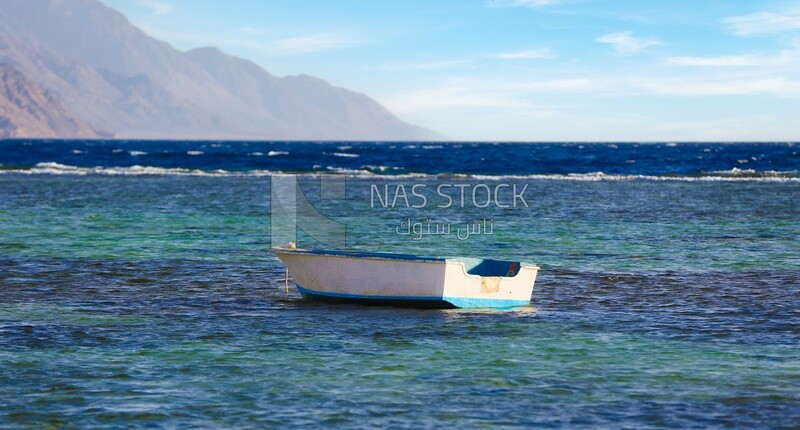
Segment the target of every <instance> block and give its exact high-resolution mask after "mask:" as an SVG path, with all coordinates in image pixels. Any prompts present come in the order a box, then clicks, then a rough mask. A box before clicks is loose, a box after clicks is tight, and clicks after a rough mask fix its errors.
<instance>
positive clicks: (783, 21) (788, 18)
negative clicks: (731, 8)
mask: <svg viewBox="0 0 800 430" xmlns="http://www.w3.org/2000/svg"><path fill="white" fill-rule="evenodd" d="M724 22H725V24H728V27H729V28H730V30H731V31H732V32H733V34H735V35H737V36H752V35H756V34H773V33H780V32H784V31H791V30H798V29H800V9H799V10H794V11H789V12H786V13H773V12H758V13H751V14H749V15H741V16H733V17H730V18H726V19H725V20H724Z"/></svg>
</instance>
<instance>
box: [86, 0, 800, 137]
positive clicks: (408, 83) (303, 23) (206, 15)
mask: <svg viewBox="0 0 800 430" xmlns="http://www.w3.org/2000/svg"><path fill="white" fill-rule="evenodd" d="M102 1H103V3H105V4H106V5H108V6H110V7H113V8H115V9H117V10H119V11H120V12H122V13H123V14H124V15H125V16H126V17H128V19H129V20H131V22H133V23H134V24H135V25H137V26H139V27H140V28H142V29H143V30H145V31H146V32H147V33H149V34H150V35H152V36H154V37H156V38H159V39H162V40H164V41H167V42H169V43H170V44H172V45H173V46H174V47H176V48H178V49H180V50H188V49H191V48H196V47H201V46H216V47H219V48H221V49H222V50H224V51H225V52H227V53H229V54H232V55H235V56H239V57H244V58H247V59H250V60H253V61H254V62H256V63H257V64H259V65H261V66H262V67H264V68H265V69H267V70H268V71H269V72H270V73H273V74H275V75H278V76H285V75H293V74H300V73H305V74H309V75H313V76H317V77H320V78H322V79H325V80H327V81H328V82H330V83H331V84H333V85H336V86H341V87H345V88H348V89H351V90H354V91H358V92H362V93H365V94H367V95H369V96H370V97H372V98H374V99H376V100H378V101H379V102H380V103H381V104H383V105H384V106H385V107H387V108H388V109H389V110H390V111H392V112H393V113H394V114H396V115H397V116H399V117H400V118H401V119H403V120H405V121H408V122H411V123H414V124H417V125H420V126H424V127H428V128H431V129H434V130H436V131H438V132H439V133H441V134H443V135H444V136H445V137H446V138H448V139H453V140H468V141H752V140H757V141H798V140H800V0H798V1H759V0H703V1H698V0H669V1H647V0H628V1H624V0H436V1H426V0H402V1H390V0H336V1H333V0H291V1H288V0H282V1H246V0H227V1H225V2H220V1H216V0H102Z"/></svg>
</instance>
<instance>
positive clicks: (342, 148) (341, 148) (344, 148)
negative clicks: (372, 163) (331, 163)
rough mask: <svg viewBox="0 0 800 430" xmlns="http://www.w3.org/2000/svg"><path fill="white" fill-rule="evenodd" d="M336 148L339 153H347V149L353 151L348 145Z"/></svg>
mask: <svg viewBox="0 0 800 430" xmlns="http://www.w3.org/2000/svg"><path fill="white" fill-rule="evenodd" d="M337 148H338V149H339V151H347V150H348V149H353V147H352V146H349V145H344V146H337Z"/></svg>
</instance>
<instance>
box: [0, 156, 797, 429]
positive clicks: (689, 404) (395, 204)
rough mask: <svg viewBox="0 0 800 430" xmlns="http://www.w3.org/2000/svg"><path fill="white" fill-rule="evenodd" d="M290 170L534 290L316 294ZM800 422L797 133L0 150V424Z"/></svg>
mask: <svg viewBox="0 0 800 430" xmlns="http://www.w3.org/2000/svg"><path fill="white" fill-rule="evenodd" d="M277 178H282V179H287V178H288V180H291V181H296V184H297V188H298V189H299V190H300V191H301V192H300V193H299V194H300V195H302V196H303V197H304V198H305V199H306V200H307V202H308V203H310V205H311V207H313V208H314V211H315V212H316V214H317V218H314V219H315V220H317V221H319V219H320V218H319V217H322V219H324V220H328V221H331V222H332V223H329V224H325V223H321V224H319V225H323V224H324V225H337V226H343V227H342V228H341V231H343V232H344V233H343V234H342V235H341V236H340V237H339V239H341V241H340V243H339V244H338V246H341V247H344V248H346V249H351V250H363V251H386V252H395V253H410V254H417V255H431V256H467V257H489V258H499V259H508V260H517V261H518V260H522V261H526V262H531V263H535V264H537V265H538V266H539V267H540V268H541V269H540V272H539V276H538V279H537V280H536V284H535V288H534V292H533V296H532V298H531V302H530V305H529V306H526V307H521V308H516V309H511V310H459V309H445V310H425V309H409V308H392V307H370V306H361V305H335V304H327V303H320V302H313V301H307V300H304V299H303V298H302V297H301V296H300V295H299V293H298V292H297V290H296V288H294V283H293V281H292V279H291V278H290V281H289V289H288V291H287V290H286V288H285V284H284V276H285V273H284V268H283V266H282V265H281V263H280V261H279V260H277V259H276V258H275V257H274V256H273V255H272V254H270V253H269V252H268V251H269V248H270V246H272V245H280V243H277V244H276V243H273V239H272V237H273V236H272V234H271V233H272V227H271V225H272V221H274V220H273V219H272V217H273V216H274V212H273V209H274V208H273V207H272V205H271V198H272V197H271V190H272V183H273V181H275V180H276V179H277ZM325 184H335V185H336V186H335V187H334V188H335V191H337V192H335V193H332V194H331V193H330V192H329V191H330V187H328V186H326V185H325ZM317 221H312V223H316V222H317ZM431 224H434V225H435V226H437V227H438V226H443V225H448V226H451V227H452V232H453V234H448V235H445V234H435V233H436V232H440V231H441V230H436V228H434V229H433V230H431V229H430V228H429V226H430V225H431ZM487 225H488V226H489V227H490V228H486V227H487ZM315 226H316V224H314V225H298V226H297V229H296V230H295V231H296V235H297V238H296V239H297V242H298V245H299V246H303V247H308V248H315V247H326V246H331V245H330V244H329V243H327V242H325V240H328V239H327V238H320V237H319V236H318V235H315V234H314V233H313V232H314V231H316V230H315ZM412 226H413V228H412ZM418 226H419V227H420V228H419V229H417V227H418ZM470 226H472V228H470ZM476 226H477V227H478V228H475V227H476ZM480 227H483V228H482V229H481V228H480ZM462 229H463V230H462ZM432 231H433V232H434V233H431V232H432ZM456 231H459V232H460V231H463V232H464V233H465V234H463V235H458V234H457V233H455V232H456ZM307 232H312V233H307ZM798 426H800V143H791V142H786V143H782V142H776V143H722V142H720V143H714V142H699V143H673V142H661V143H653V142H649V143H648V142H645V143H630V142H628V143H614V142H596V143H589V142H575V143H569V142H566V143H564V142H562V143H547V142H537V143H487V142H483V143H470V142H448V143H441V142H257V141H246V142H232V141H125V140H108V141H102V140H54V141H47V140H3V141H0V427H2V428H20V427H22V428H60V427H65V428H96V427H102V428H130V427H158V428H161V427H167V428H176V427H181V428H182V427H200V428H264V427H267V428H272V427H278V428H280V427H287V428H298V427H339V428H413V429H418V428H448V429H451V428H519V427H544V428H797V427H798Z"/></svg>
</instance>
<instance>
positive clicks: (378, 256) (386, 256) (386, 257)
mask: <svg viewBox="0 0 800 430" xmlns="http://www.w3.org/2000/svg"><path fill="white" fill-rule="evenodd" d="M270 252H271V253H273V254H294V255H313V256H319V257H338V258H358V259H365V260H383V261H406V262H412V263H413V262H418V263H445V264H447V263H452V264H458V265H460V266H461V270H462V271H463V272H464V275H465V276H467V277H470V278H484V277H486V276H482V275H474V274H470V273H467V265H466V263H465V262H464V260H463V259H462V258H459V257H453V258H448V257H425V256H418V255H413V254H393V253H388V252H365V251H336V250H317V249H296V248H283V247H273V248H270ZM482 260H493V261H499V262H503V263H509V264H511V263H517V264H519V265H520V269H519V271H517V274H516V275H514V276H498V277H499V278H508V279H514V278H516V277H517V276H519V275H520V273H522V270H523V269H533V270H537V271H538V270H539V269H540V267H539V266H537V265H535V264H532V263H527V262H524V261H513V260H508V261H507V260H494V259H487V258H484V259H482Z"/></svg>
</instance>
